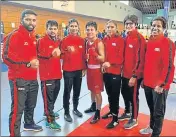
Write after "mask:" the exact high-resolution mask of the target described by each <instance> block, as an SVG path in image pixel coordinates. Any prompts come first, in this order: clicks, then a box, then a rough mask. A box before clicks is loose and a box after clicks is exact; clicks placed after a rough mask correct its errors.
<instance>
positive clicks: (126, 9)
mask: <svg viewBox="0 0 176 137" xmlns="http://www.w3.org/2000/svg"><path fill="white" fill-rule="evenodd" d="M75 12H76V13H82V14H84V15H91V16H95V17H101V18H109V19H113V20H117V21H123V20H124V18H125V16H126V15H128V14H134V15H136V16H138V18H139V23H142V12H141V11H139V10H137V9H135V8H133V7H131V6H128V5H126V4H124V3H121V2H120V1H109V0H100V1H91V2H90V1H85V0H84V1H75Z"/></svg>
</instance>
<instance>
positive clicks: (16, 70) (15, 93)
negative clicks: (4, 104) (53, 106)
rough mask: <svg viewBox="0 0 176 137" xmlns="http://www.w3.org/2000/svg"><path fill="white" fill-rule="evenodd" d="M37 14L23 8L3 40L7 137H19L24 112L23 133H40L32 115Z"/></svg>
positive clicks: (35, 81)
mask: <svg viewBox="0 0 176 137" xmlns="http://www.w3.org/2000/svg"><path fill="white" fill-rule="evenodd" d="M36 17H37V14H36V13H35V12H34V11H32V10H30V9H26V10H24V11H23V12H22V14H21V24H20V26H19V28H18V29H17V30H15V31H13V32H11V33H10V34H9V35H8V36H7V37H6V38H5V39H4V49H3V60H4V63H5V64H6V65H7V66H8V68H9V69H8V78H9V84H10V90H11V99H12V103H11V113H10V116H9V130H10V136H21V134H20V127H21V117H22V114H23V111H24V122H25V123H24V130H31V131H41V130H42V127H41V126H38V125H36V124H35V122H34V119H33V115H34V108H35V106H36V102H37V94H38V82H37V68H38V66H39V61H38V59H37V52H36V40H35V35H34V28H35V27H36V19H37V18H36Z"/></svg>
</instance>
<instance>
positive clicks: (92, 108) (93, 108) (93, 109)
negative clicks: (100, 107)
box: [84, 102, 96, 113]
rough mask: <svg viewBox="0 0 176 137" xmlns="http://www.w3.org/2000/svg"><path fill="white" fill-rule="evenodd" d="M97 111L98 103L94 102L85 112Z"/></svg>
mask: <svg viewBox="0 0 176 137" xmlns="http://www.w3.org/2000/svg"><path fill="white" fill-rule="evenodd" d="M95 111H96V103H95V102H93V103H92V105H91V107H90V108H88V109H86V110H85V111H84V112H85V113H91V112H95Z"/></svg>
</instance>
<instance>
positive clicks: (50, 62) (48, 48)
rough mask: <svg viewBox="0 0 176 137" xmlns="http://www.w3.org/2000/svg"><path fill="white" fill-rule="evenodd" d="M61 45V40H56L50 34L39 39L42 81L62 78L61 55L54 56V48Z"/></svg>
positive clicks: (38, 49)
mask: <svg viewBox="0 0 176 137" xmlns="http://www.w3.org/2000/svg"><path fill="white" fill-rule="evenodd" d="M59 46H60V40H56V41H54V40H52V39H51V38H50V37H49V36H48V35H45V36H44V37H43V38H42V39H40V40H39V41H38V48H37V51H38V58H39V62H40V65H39V73H40V79H41V80H42V81H43V80H53V79H61V78H62V72H61V63H60V57H53V56H52V52H53V50H54V49H55V48H58V47H59Z"/></svg>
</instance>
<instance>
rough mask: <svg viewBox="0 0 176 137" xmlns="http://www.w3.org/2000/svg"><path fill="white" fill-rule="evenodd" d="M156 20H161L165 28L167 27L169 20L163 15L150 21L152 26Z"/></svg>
mask: <svg viewBox="0 0 176 137" xmlns="http://www.w3.org/2000/svg"><path fill="white" fill-rule="evenodd" d="M156 20H158V21H161V23H162V27H163V28H164V29H166V25H167V20H166V19H165V18H164V17H163V16H158V17H156V18H154V19H153V20H152V21H151V23H150V24H151V26H152V23H153V21H156Z"/></svg>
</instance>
